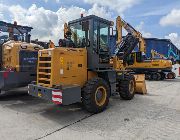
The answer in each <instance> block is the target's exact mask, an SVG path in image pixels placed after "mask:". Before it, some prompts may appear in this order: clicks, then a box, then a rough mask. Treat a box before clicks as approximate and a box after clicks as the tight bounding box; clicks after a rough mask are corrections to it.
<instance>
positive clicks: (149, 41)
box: [145, 38, 180, 61]
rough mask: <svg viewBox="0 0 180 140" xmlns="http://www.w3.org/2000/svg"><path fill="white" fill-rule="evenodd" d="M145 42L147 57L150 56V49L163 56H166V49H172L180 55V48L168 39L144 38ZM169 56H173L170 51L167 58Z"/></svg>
mask: <svg viewBox="0 0 180 140" xmlns="http://www.w3.org/2000/svg"><path fill="white" fill-rule="evenodd" d="M145 42H146V46H147V47H146V48H147V52H146V55H147V57H151V50H152V49H153V50H155V51H157V52H158V53H160V54H163V55H164V56H165V57H168V51H169V50H170V49H172V51H173V52H174V53H175V54H176V55H180V50H179V49H178V48H177V47H176V46H175V45H174V44H173V43H172V42H171V40H169V39H157V38H145ZM171 57H173V58H175V57H174V56H173V54H172V53H171V54H170V57H169V58H171ZM174 61H175V60H174Z"/></svg>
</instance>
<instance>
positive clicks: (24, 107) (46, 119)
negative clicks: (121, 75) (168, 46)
mask: <svg viewBox="0 0 180 140" xmlns="http://www.w3.org/2000/svg"><path fill="white" fill-rule="evenodd" d="M147 88H148V95H145V96H143V95H136V96H135V98H134V99H133V100H131V101H124V100H121V99H120V98H119V97H118V96H115V97H113V98H111V99H110V104H109V106H108V108H107V110H106V111H104V112H102V113H99V114H95V115H93V114H89V113H87V112H86V111H84V110H82V109H81V105H79V104H75V105H71V106H64V107H60V106H56V105H53V104H51V103H48V102H46V101H43V100H40V99H38V98H34V97H31V96H28V95H27V93H26V91H25V90H22V91H14V92H10V93H9V95H6V96H3V97H0V138H1V139H3V140H26V139H27V140H35V139H42V140H52V139H53V140H56V139H57V140H60V139H63V140H72V139H77V140H79V139H83V140H84V139H89V140H92V139H102V140H104V139H107V140H111V139H112V140H116V139H117V140H119V139H121V140H123V139H124V140H127V139H128V140H146V139H150V140H151V139H152V140H153V139H158V140H161V139H162V140H179V139H180V79H176V80H166V81H161V82H160V81H158V82H154V81H147Z"/></svg>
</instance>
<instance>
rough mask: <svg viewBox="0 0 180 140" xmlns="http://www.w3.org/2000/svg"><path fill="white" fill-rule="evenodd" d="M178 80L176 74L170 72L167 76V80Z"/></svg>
mask: <svg viewBox="0 0 180 140" xmlns="http://www.w3.org/2000/svg"><path fill="white" fill-rule="evenodd" d="M175 78H176V74H175V73H174V72H169V73H168V74H167V79H175Z"/></svg>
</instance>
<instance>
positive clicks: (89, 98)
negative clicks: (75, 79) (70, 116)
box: [82, 78, 110, 113]
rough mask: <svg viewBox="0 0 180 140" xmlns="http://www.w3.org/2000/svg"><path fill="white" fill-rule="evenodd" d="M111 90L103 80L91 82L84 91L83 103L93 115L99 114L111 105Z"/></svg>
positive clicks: (97, 79) (94, 79) (98, 79)
mask: <svg viewBox="0 0 180 140" xmlns="http://www.w3.org/2000/svg"><path fill="white" fill-rule="evenodd" d="M109 96H110V88H109V85H108V84H107V82H106V81H105V80H104V79H102V78H93V79H91V80H89V81H88V82H87V83H86V84H85V86H84V87H83V89H82V103H83V105H84V107H85V109H86V110H87V111H88V112H91V113H99V112H102V111H103V110H105V109H106V107H107V106H108V103H109Z"/></svg>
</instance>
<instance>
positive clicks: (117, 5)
mask: <svg viewBox="0 0 180 140" xmlns="http://www.w3.org/2000/svg"><path fill="white" fill-rule="evenodd" d="M140 1H142V0H113V1H112V0H98V1H97V0H84V2H86V3H89V4H98V5H101V6H104V7H108V8H109V9H111V10H115V11H117V12H118V14H122V13H123V12H124V11H125V10H126V9H128V8H131V7H132V6H134V5H136V4H138V3H139V2H140Z"/></svg>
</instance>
